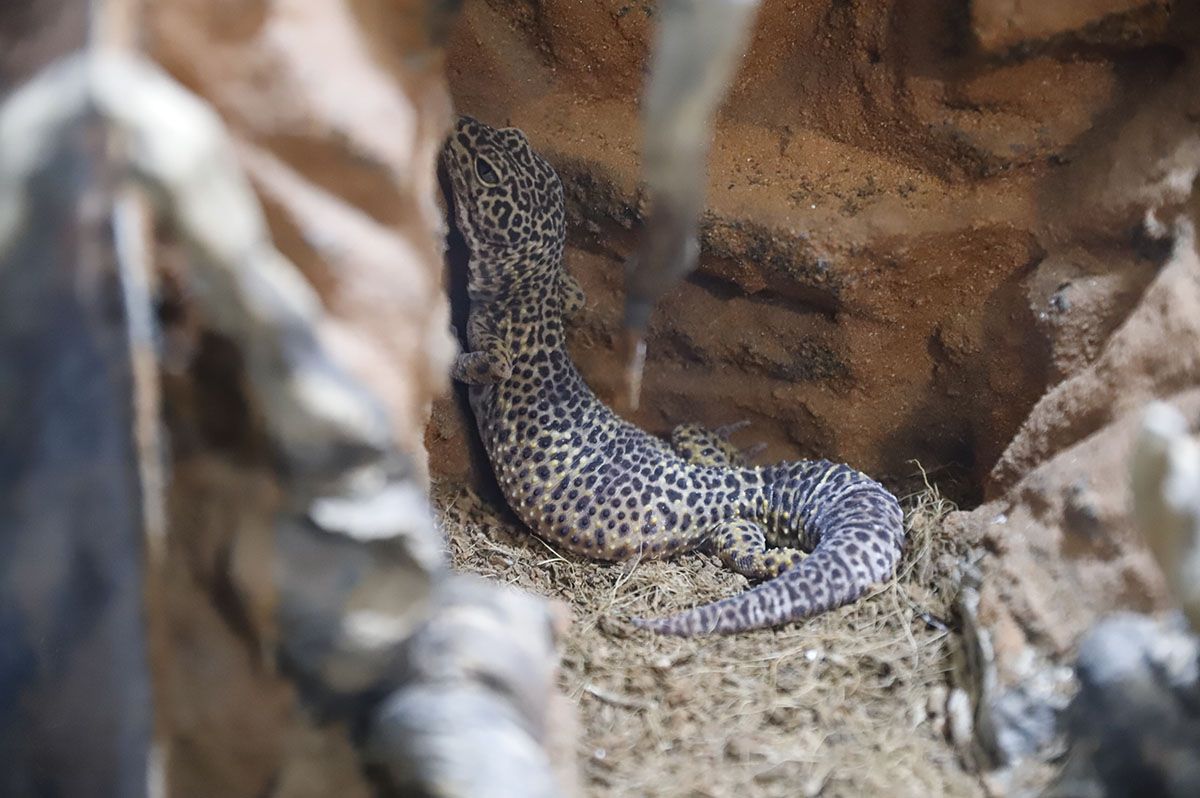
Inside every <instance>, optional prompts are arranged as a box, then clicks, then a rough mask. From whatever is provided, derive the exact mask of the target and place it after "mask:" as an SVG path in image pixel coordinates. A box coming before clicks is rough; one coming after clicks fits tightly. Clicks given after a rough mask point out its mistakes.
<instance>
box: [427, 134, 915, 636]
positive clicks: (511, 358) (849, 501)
mask: <svg viewBox="0 0 1200 798" xmlns="http://www.w3.org/2000/svg"><path fill="white" fill-rule="evenodd" d="M442 161H443V163H444V165H445V167H446V170H447V172H448V174H449V176H450V180H451V184H452V189H453V194H454V206H455V213H456V217H457V220H458V227H459V229H460V231H461V232H462V234H463V236H464V238H465V239H466V242H467V245H468V246H469V247H470V250H471V260H470V267H469V272H470V273H469V277H468V293H469V295H470V298H471V313H470V320H469V323H468V330H467V335H468V343H469V346H470V350H471V351H469V352H466V353H464V354H462V355H460V356H459V358H458V361H457V363H456V364H455V368H454V377H455V379H458V380H460V381H463V382H466V383H468V384H469V386H470V388H469V394H470V401H471V409H472V410H473V412H474V414H475V419H476V422H477V424H478V426H479V432H480V434H481V436H482V438H483V442H484V445H485V447H486V449H487V452H488V455H489V457H490V459H491V462H492V466H493V468H494V469H495V471H496V475H497V477H498V478H499V481H500V484H501V486H502V488H503V490H504V494H505V496H506V497H507V499H508V503H509V504H510V505H511V506H512V508H513V510H515V511H516V513H517V514H518V515H519V516H520V517H521V519H522V520H523V521H524V522H525V523H526V524H527V525H528V526H529V527H530V528H531V529H532V530H533V531H534V532H535V533H536V534H537V535H539V536H540V537H542V538H543V539H545V540H546V541H548V542H550V543H552V544H554V545H555V546H557V547H559V548H562V549H566V550H567V551H570V552H572V553H575V554H581V555H584V556H587V557H592V558H595V559H599V560H610V561H613V560H627V559H632V558H639V557H640V558H647V559H649V558H660V557H670V556H672V555H674V554H678V553H679V552H683V551H691V550H693V549H699V548H704V549H707V550H710V551H713V552H715V553H716V554H717V555H718V556H719V557H720V559H721V560H722V562H724V563H725V564H726V565H727V566H728V567H730V568H732V569H734V570H735V571H738V572H739V573H742V574H745V575H746V576H747V577H749V578H751V579H755V580H767V581H765V582H763V583H762V584H759V585H757V586H756V587H754V588H752V589H750V590H748V591H746V592H745V593H742V594H741V595H738V596H734V597H731V598H727V599H723V600H721V601H717V602H715V603H713V604H708V605H705V606H702V607H697V608H695V609H692V610H687V611H684V612H681V613H679V614H677V615H673V616H671V617H668V618H664V619H658V620H641V619H636V620H635V622H636V623H638V624H639V625H641V626H644V627H647V628H649V629H652V630H654V631H656V632H661V633H665V634H676V635H697V634H707V633H719V632H738V631H743V630H748V629H757V628H762V627H769V626H776V625H779V624H783V623H787V622H789V621H793V620H797V619H800V618H805V617H808V616H811V615H815V614H817V613H821V612H825V611H826V610H830V609H832V608H834V607H838V606H841V605H843V604H846V603H849V602H851V601H854V600H855V599H857V598H858V597H860V596H861V595H863V593H865V592H866V591H867V590H868V589H869V588H870V587H871V586H872V585H873V584H876V583H878V582H881V581H883V580H885V579H887V578H889V577H890V576H891V575H892V574H893V573H894V572H895V569H896V564H897V562H898V561H899V559H900V552H901V548H902V546H903V544H904V527H903V523H902V515H901V512H900V506H899V504H898V503H897V501H896V499H895V497H894V496H892V494H890V493H889V492H887V491H886V490H884V489H883V488H882V487H881V486H880V485H879V484H878V483H876V482H874V481H873V480H871V479H869V478H868V477H866V476H865V475H863V474H861V473H859V472H858V471H855V470H854V469H852V468H850V467H849V466H845V465H838V464H834V463H829V462H826V461H824V460H816V461H801V462H790V463H780V464H778V465H773V466H769V467H763V468H748V467H745V466H744V465H742V464H741V463H740V462H738V458H737V453H736V450H733V449H732V447H730V446H729V445H728V444H727V443H725V441H724V439H723V437H722V436H721V435H718V434H716V433H709V432H707V431H705V430H704V429H703V428H699V427H696V426H694V425H685V426H682V427H680V428H677V429H676V431H675V433H674V435H673V436H672V438H673V444H674V448H673V447H672V445H668V444H667V443H666V442H664V441H662V440H660V439H658V438H655V437H653V436H652V435H649V434H648V433H646V432H643V431H642V430H640V429H638V428H637V427H635V426H633V425H632V424H630V423H628V422H627V421H625V420H623V419H621V418H619V417H617V416H616V415H615V414H614V413H613V412H612V411H611V410H609V409H608V408H607V407H606V406H605V405H604V404H603V403H601V402H600V400H599V399H597V398H596V395H595V394H594V393H592V391H591V389H589V388H588V386H587V384H586V383H585V382H584V380H583V378H582V377H581V376H580V374H579V372H578V371H577V370H576V368H575V365H574V364H573V363H572V362H571V358H570V357H569V356H568V354H567V351H566V348H565V336H564V334H563V316H564V312H567V313H568V314H569V313H570V312H571V311H573V310H575V309H577V308H578V307H579V306H580V305H582V303H583V294H582V291H581V290H580V288H579V285H578V283H576V282H575V281H574V279H572V278H571V277H570V276H569V275H568V274H567V272H566V271H565V269H563V266H562V260H563V257H562V256H563V241H564V237H565V210H564V206H563V193H562V184H561V183H560V182H559V179H558V175H557V174H555V172H554V170H553V169H552V168H551V167H550V165H549V164H548V163H546V161H545V160H544V159H543V158H541V156H539V155H538V154H537V153H535V152H534V151H533V150H532V148H531V147H530V145H529V142H528V141H527V140H526V139H525V136H524V135H523V134H522V133H521V132H520V131H518V130H516V129H514V128H505V129H502V130H496V129H494V128H490V127H488V126H486V125H484V124H482V123H480V122H477V121H475V120H473V119H469V118H466V117H463V118H461V119H460V120H459V121H458V123H457V125H456V127H455V130H454V132H453V133H452V135H451V136H450V139H449V141H448V142H447V145H446V148H445V150H444V152H443V156H442ZM805 552H810V553H809V554H807V555H806V554H805Z"/></svg>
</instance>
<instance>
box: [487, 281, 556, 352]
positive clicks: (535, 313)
mask: <svg viewBox="0 0 1200 798" xmlns="http://www.w3.org/2000/svg"><path fill="white" fill-rule="evenodd" d="M494 307H495V312H496V313H497V315H498V316H499V319H500V320H501V322H502V326H503V329H504V337H505V339H506V342H507V343H508V344H509V345H510V346H511V347H513V349H514V350H515V351H519V352H523V353H529V354H533V353H537V352H549V351H554V350H564V351H565V349H566V335H565V333H564V326H563V317H562V291H561V289H560V287H559V284H558V279H557V274H548V275H545V276H542V275H536V276H533V277H531V278H528V279H525V280H522V281H521V282H520V283H518V284H516V285H513V286H512V287H511V288H510V290H509V291H507V292H506V293H505V296H504V297H503V298H501V299H499V300H496V302H495V306H494Z"/></svg>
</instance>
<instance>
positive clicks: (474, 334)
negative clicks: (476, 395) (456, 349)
mask: <svg viewBox="0 0 1200 798" xmlns="http://www.w3.org/2000/svg"><path fill="white" fill-rule="evenodd" d="M467 342H468V343H469V344H470V347H471V350H472V351H470V352H463V353H461V354H460V355H459V356H458V358H457V359H456V360H455V361H454V368H453V369H452V370H451V372H450V375H451V376H452V377H453V378H454V379H456V380H458V381H459V382H465V383H466V384H468V385H492V384H494V383H497V382H501V381H503V380H507V379H508V378H509V377H511V376H512V353H511V352H510V351H509V349H508V344H507V343H505V341H504V338H503V337H502V336H501V335H500V334H499V332H498V328H497V325H496V323H495V322H494V320H493V319H492V318H491V317H489V316H487V315H485V314H484V313H483V312H481V311H479V310H472V311H471V315H470V317H469V318H468V320H467Z"/></svg>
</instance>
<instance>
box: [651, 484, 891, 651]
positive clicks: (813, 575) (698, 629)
mask: <svg viewBox="0 0 1200 798" xmlns="http://www.w3.org/2000/svg"><path fill="white" fill-rule="evenodd" d="M860 478H861V481H860V482H859V484H858V486H857V487H856V488H855V489H853V490H851V491H848V492H845V493H842V494H841V495H840V496H838V497H837V499H836V500H835V501H834V503H833V504H830V505H824V504H823V503H822V501H821V498H820V497H819V496H818V497H813V498H812V499H810V500H809V503H810V504H811V505H813V506H811V507H810V508H808V509H809V512H807V513H802V516H803V517H805V518H806V519H807V520H806V522H805V526H806V527H807V528H808V529H810V530H811V533H812V534H813V536H814V537H815V538H816V540H817V543H816V546H815V547H814V548H813V550H812V553H811V554H809V555H808V556H807V557H805V558H804V559H803V560H802V561H801V562H800V563H798V564H797V565H795V566H793V567H792V568H791V569H789V570H787V571H785V572H783V573H782V574H780V575H779V576H777V577H775V578H774V579H770V580H768V581H766V582H763V583H762V584H760V585H757V586H755V587H753V588H751V589H750V590H747V591H746V592H745V593H742V594H740V595H737V596H731V597H730V598H726V599H721V600H720V601H716V602H713V603H712V604H705V605H703V606H701V607H695V608H694V609H690V610H684V611H683V612H680V613H677V614H675V615H671V616H668V617H666V618H658V619H644V618H635V619H634V623H635V624H637V625H638V626H640V627H642V628H645V629H650V630H651V631H654V632H658V633H659V634H667V635H677V636H680V637H691V636H695V635H705V634H731V633H734V632H744V631H749V630H751V629H764V628H768V627H772V626H779V625H782V624H785V623H788V622H790V621H797V620H800V619H802V618H807V617H810V616H813V615H819V614H821V613H823V612H827V611H829V610H832V609H834V608H836V607H840V606H842V605H844V604H849V603H850V602H852V601H854V600H856V599H858V598H859V597H860V596H862V595H863V594H864V593H866V592H867V590H869V589H870V588H871V586H872V585H875V584H878V583H879V582H882V581H884V580H886V579H888V578H890V577H891V575H892V574H893V573H895V571H896V566H897V564H899V562H900V554H901V551H902V550H903V547H904V515H903V513H902V512H901V511H900V503H899V502H898V501H896V497H895V496H893V495H892V494H891V493H889V492H888V491H887V490H885V489H884V488H883V487H882V486H881V485H879V484H878V483H877V482H875V481H873V480H871V479H868V478H867V477H860Z"/></svg>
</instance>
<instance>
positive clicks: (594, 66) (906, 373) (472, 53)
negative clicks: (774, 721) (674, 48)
mask: <svg viewBox="0 0 1200 798" xmlns="http://www.w3.org/2000/svg"><path fill="white" fill-rule="evenodd" d="M993 5H995V4H993ZM999 5H1003V4H999ZM1050 5H1054V4H1050ZM1066 5H1072V6H1074V5H1078V4H1066ZM1109 5H1112V6H1113V7H1112V8H1109V7H1108V6H1109ZM1092 6H1095V7H1094V8H1093V10H1092V11H1091V12H1089V13H1087V14H1084V13H1083V12H1082V10H1079V9H1075V10H1071V11H1064V12H1063V13H1064V14H1066V15H1067V16H1068V17H1070V19H1069V20H1068V19H1058V18H1054V19H1049V18H1047V17H1046V15H1045V14H1044V13H1042V12H1040V11H1039V12H1037V13H1036V14H1035V13H1034V12H1032V11H1030V12H1029V13H1028V15H1032V16H1030V19H1032V20H1034V21H1033V22H1030V23H1029V24H1030V27H1031V30H1026V31H1024V32H1022V33H1020V35H1018V33H1017V32H1014V30H1013V29H1010V28H1011V26H1010V25H1009V24H1008V23H1006V22H1004V15H1003V14H1001V13H1000V11H998V10H996V8H992V6H991V5H989V4H987V3H977V4H975V5H974V6H973V7H972V8H973V11H972V15H973V16H971V17H969V18H968V16H967V15H965V14H964V13H963V10H962V7H961V5H960V4H958V3H951V2H871V3H865V2H857V3H837V2H808V3H791V2H783V0H778V1H776V2H772V1H771V0H768V2H766V3H765V4H764V6H763V8H762V11H761V14H760V18H759V20H758V24H757V28H756V33H755V35H754V38H753V42H752V44H751V47H750V51H749V53H748V54H747V56H746V57H745V60H744V63H743V65H742V68H741V71H740V72H739V74H738V77H737V79H736V85H735V86H734V88H733V90H732V93H731V96H730V98H729V100H728V102H727V103H726V105H725V107H724V110H723V112H722V114H721V117H720V121H719V125H718V129H717V131H716V138H715V145H714V148H713V154H712V163H711V173H710V180H709V186H708V191H709V196H708V207H709V210H708V212H707V215H706V218H705V221H704V242H703V243H704V249H703V253H702V256H701V265H700V271H699V273H698V274H697V275H696V276H695V277H694V278H693V279H691V280H689V281H688V282H687V283H686V284H684V285H682V286H680V287H679V289H678V290H676V291H675V292H674V293H673V294H672V295H671V296H669V297H668V299H667V300H666V301H665V302H664V303H663V304H662V306H661V307H660V308H659V309H658V311H657V312H656V314H655V317H654V321H653V324H652V329H651V340H650V343H649V346H650V355H649V362H648V366H647V374H648V377H647V382H646V386H645V396H644V408H643V410H642V412H641V413H640V414H639V415H638V416H637V417H636V420H637V421H638V422H640V423H642V424H643V425H645V426H647V427H648V428H650V429H652V430H655V431H659V432H665V431H666V430H668V429H669V428H670V427H671V426H673V425H674V424H675V423H678V422H681V421H690V420H699V421H703V422H707V423H710V424H719V423H724V422H729V421H733V420H737V419H738V418H742V417H745V418H749V419H751V420H752V421H754V422H755V424H754V427H753V430H752V431H748V432H746V433H744V435H745V440H746V442H747V443H750V442H753V441H754V440H762V441H765V442H766V443H767V444H768V449H767V453H766V458H765V459H770V458H784V457H798V456H812V455H818V454H819V455H823V456H828V457H836V458H841V459H845V460H848V461H850V462H852V463H854V464H855V465H857V466H859V467H861V468H864V469H866V470H868V471H870V472H872V473H875V474H878V475H880V476H882V477H884V478H885V479H888V480H891V481H892V482H894V483H903V482H904V481H905V480H907V479H908V478H911V477H912V476H913V475H914V474H915V473H916V471H917V469H916V467H915V464H914V463H913V462H911V461H913V460H918V461H919V462H920V463H921V465H922V466H923V467H924V468H925V469H926V470H928V471H931V472H933V473H936V474H938V475H939V478H940V479H941V480H942V482H943V484H944V485H945V486H946V487H947V488H952V491H951V492H952V493H953V494H954V495H955V496H956V497H957V498H959V499H965V500H968V501H970V500H973V499H977V498H978V497H980V496H981V495H982V493H983V490H984V486H985V484H986V479H985V477H986V475H987V474H988V473H989V471H990V470H991V469H992V467H993V466H994V464H995V463H996V461H997V459H998V458H999V457H1000V455H1001V453H1002V452H1003V450H1004V449H1005V447H1006V445H1007V444H1008V442H1009V440H1010V439H1011V437H1012V435H1013V434H1014V433H1015V431H1016V430H1017V428H1018V426H1019V425H1020V424H1021V422H1022V420H1023V419H1024V418H1025V416H1026V415H1027V414H1028V412H1029V410H1030V408H1031V407H1032V406H1033V405H1034V403H1035V402H1036V401H1037V399H1038V397H1040V396H1041V395H1042V393H1043V392H1044V391H1045V390H1046V388H1047V387H1048V386H1049V385H1050V384H1052V383H1053V382H1054V381H1056V380H1057V379H1059V378H1061V377H1062V375H1063V374H1064V373H1065V370H1067V369H1070V368H1072V367H1074V366H1076V365H1078V364H1079V363H1080V362H1083V361H1086V360H1087V359H1088V358H1090V357H1092V356H1094V355H1095V350H1096V347H1097V342H1098V341H1099V340H1102V339H1103V336H1104V335H1106V334H1107V333H1108V332H1109V331H1111V329H1112V327H1113V326H1114V325H1115V323H1116V321H1117V320H1119V319H1120V318H1121V317H1122V316H1123V315H1124V314H1125V313H1127V312H1128V311H1129V309H1130V307H1131V304H1132V302H1133V299H1134V297H1135V296H1136V294H1137V292H1138V291H1139V290H1140V288H1141V287H1142V286H1144V285H1145V283H1146V281H1147V280H1148V279H1149V276H1150V275H1151V274H1152V273H1153V270H1154V263H1155V260H1154V258H1155V255H1154V253H1147V252H1146V251H1144V249H1143V248H1141V247H1140V246H1139V242H1138V240H1137V238H1136V236H1134V235H1132V234H1131V230H1130V228H1129V227H1128V226H1123V227H1109V226H1104V225H1096V224H1093V225H1091V226H1090V227H1089V228H1088V229H1087V232H1086V235H1084V234H1080V235H1078V237H1077V238H1076V237H1075V236H1074V235H1072V236H1069V237H1068V239H1069V240H1073V241H1075V244H1076V245H1075V246H1074V247H1072V248H1069V249H1067V250H1065V251H1062V250H1060V246H1061V240H1060V239H1061V236H1060V235H1058V233H1059V232H1060V231H1059V230H1058V225H1059V222H1058V220H1057V217H1058V215H1059V212H1060V211H1062V210H1066V209H1068V208H1066V207H1063V204H1064V203H1065V204H1067V205H1069V204H1070V203H1071V197H1070V195H1066V194H1063V193H1062V192H1061V191H1060V190H1058V189H1057V186H1058V185H1059V184H1060V183H1061V182H1062V181H1063V180H1065V179H1066V176H1067V175H1069V174H1071V173H1072V171H1073V167H1074V165H1075V163H1076V162H1077V161H1079V160H1080V159H1081V158H1084V157H1086V155H1087V154H1088V153H1090V152H1091V151H1092V150H1093V149H1094V148H1095V146H1096V143H1097V142H1098V141H1102V140H1104V138H1105V136H1106V135H1107V134H1106V133H1105V132H1103V131H1106V130H1107V129H1108V127H1109V126H1110V124H1111V122H1112V121H1113V120H1114V119H1115V118H1119V117H1120V116H1121V115H1122V110H1121V109H1123V108H1126V107H1127V106H1128V105H1129V104H1130V103H1135V102H1137V101H1138V100H1139V99H1140V98H1141V97H1142V96H1143V95H1144V93H1145V91H1146V89H1147V87H1149V86H1153V85H1155V84H1156V83H1157V82H1158V81H1160V80H1161V79H1162V78H1163V77H1164V76H1165V75H1167V74H1169V73H1170V71H1171V70H1172V69H1173V67H1174V60H1173V59H1174V58H1175V56H1174V55H1173V54H1172V53H1171V52H1170V51H1168V50H1166V49H1164V48H1162V47H1161V46H1152V44H1151V43H1154V44H1155V45H1157V43H1161V42H1162V41H1163V37H1164V36H1165V35H1166V33H1165V31H1166V30H1167V29H1168V27H1169V25H1168V16H1167V10H1166V9H1167V7H1166V5H1165V4H1163V3H1154V2H1148V3H1129V4H1121V3H1116V4H1113V3H1109V4H1105V3H1095V4H1089V8H1091V7H1092ZM1022 13H1024V12H1022ZM653 14H654V4H652V3H646V2H626V0H606V1H605V2H598V3H587V4H578V3H568V2H553V1H551V2H540V3H533V2H527V3H515V4H505V3H483V2H479V3H472V4H467V5H466V6H465V8H464V12H463V14H462V16H461V18H460V20H459V21H458V24H457V26H456V27H455V29H454V32H453V35H452V37H451V40H450V48H449V56H448V64H449V75H450V83H451V91H452V94H453V97H454V101H455V105H456V108H457V109H458V110H459V111H461V112H465V113H469V114H472V115H475V116H478V117H480V118H481V119H484V120H485V121H490V122H493V123H505V124H513V125H516V126H518V127H521V128H522V129H524V130H525V131H526V132H527V133H528V134H529V135H530V137H531V139H532V140H533V142H534V143H535V145H536V146H538V147H539V148H541V149H542V150H543V151H544V152H546V153H547V154H548V155H549V156H550V158H551V160H552V161H553V162H554V164H555V165H556V166H557V168H558V169H559V171H560V173H561V174H562V176H563V178H564V180H565V182H566V185H567V192H568V197H569V199H568V202H569V207H570V213H571V237H570V245H571V246H570V250H569V253H568V264H569V266H570V268H571V269H572V271H573V272H574V273H575V274H576V276H577V277H578V278H579V279H580V281H581V282H582V283H583V285H584V287H585V288H586V289H587V290H588V292H589V294H590V296H591V298H592V301H591V302H590V303H589V305H588V308H587V309H586V310H585V312H584V313H583V315H582V318H581V319H580V320H579V321H578V322H577V323H576V325H575V328H574V330H573V334H572V336H573V337H572V343H573V347H574V350H573V351H574V352H575V354H576V357H577V359H578V361H579V362H580V364H581V366H582V368H583V370H584V372H585V374H586V375H587V376H588V378H589V379H590V380H591V382H592V384H593V385H594V386H595V387H597V388H598V389H599V391H600V393H601V394H602V395H606V396H608V397H610V398H611V397H612V396H613V395H614V388H615V385H616V382H617V379H618V375H619V364H618V363H616V362H615V355H614V354H612V353H613V348H612V346H611V344H612V337H613V334H614V331H615V328H616V324H617V321H618V319H619V312H618V307H619V306H618V300H619V296H620V286H621V279H622V269H623V265H622V264H623V259H624V258H625V257H626V255H627V254H628V253H629V252H630V250H631V248H632V246H633V242H634V240H635V235H636V223H637V221H638V220H639V219H640V217H641V204H640V203H641V201H642V197H641V194H640V193H639V190H638V186H637V177H638V161H637V149H638V129H637V104H636V98H637V94H638V91H639V87H640V83H641V78H642V71H643V69H644V66H645V59H646V53H647V47H648V40H649V36H650V35H651V32H652V28H651V26H652V24H653V21H654V20H653ZM1014 19H1016V20H1018V21H1019V20H1020V19H1022V17H1021V15H1020V14H1018V15H1017V16H1016V17H1014ZM1035 23H1036V24H1035ZM1013 24H1016V23H1015V22H1014V23H1013ZM1097 25H1098V26H1099V27H1097ZM1014 37H1016V38H1015V39H1014ZM1018 40H1019V43H1020V45H1021V47H1020V48H1019V49H1016V50H1014V49H1012V48H1013V47H1015V44H1014V42H1016V41H1018ZM1068 304H1069V305H1070V307H1071V310H1070V312H1069V313H1067V312H1064V311H1063V310H1062V308H1065V307H1067V305H1068ZM1063 326H1066V327H1072V328H1077V330H1076V332H1074V333H1072V334H1071V335H1068V336H1065V338H1067V339H1069V340H1059V339H1063V338H1064V336H1061V335H1054V334H1052V331H1051V330H1050V329H1048V328H1054V329H1057V328H1058V327H1063ZM1056 341H1057V343H1056ZM437 419H438V424H437V425H435V430H434V433H433V435H431V437H430V443H431V445H432V446H433V449H434V451H435V453H436V459H437V460H438V462H439V463H440V464H441V465H439V468H441V469H443V471H444V473H446V474H448V475H457V476H459V477H461V476H462V475H463V474H464V473H465V467H466V466H465V462H464V461H463V459H462V457H461V456H460V455H457V454H456V452H458V451H460V450H461V448H462V447H461V444H460V440H461V433H460V432H459V429H458V428H459V425H460V423H461V422H460V421H459V419H458V418H457V414H456V413H455V412H454V410H453V408H451V407H449V406H447V407H445V408H442V409H441V410H440V411H439V412H438V414H437ZM443 441H444V442H445V443H444V444H443Z"/></svg>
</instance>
